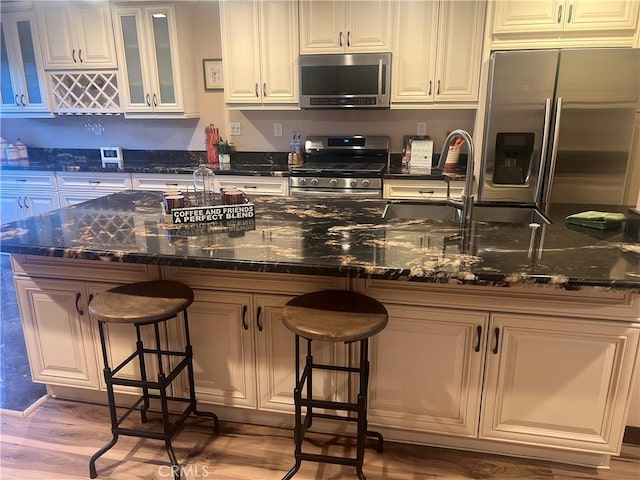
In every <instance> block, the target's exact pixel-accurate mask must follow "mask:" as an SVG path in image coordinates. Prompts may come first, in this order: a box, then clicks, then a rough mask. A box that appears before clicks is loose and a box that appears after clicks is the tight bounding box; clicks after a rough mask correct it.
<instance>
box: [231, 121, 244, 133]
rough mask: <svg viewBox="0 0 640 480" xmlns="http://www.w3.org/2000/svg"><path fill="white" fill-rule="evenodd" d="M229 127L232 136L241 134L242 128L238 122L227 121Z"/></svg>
mask: <svg viewBox="0 0 640 480" xmlns="http://www.w3.org/2000/svg"><path fill="white" fill-rule="evenodd" d="M229 128H230V129H231V135H232V136H234V137H238V136H240V135H242V128H240V122H231V123H229Z"/></svg>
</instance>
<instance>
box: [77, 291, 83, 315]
mask: <svg viewBox="0 0 640 480" xmlns="http://www.w3.org/2000/svg"><path fill="white" fill-rule="evenodd" d="M78 301H80V292H77V293H76V310H77V311H78V313H79V314H80V315H84V310H80V306H79V305H78Z"/></svg>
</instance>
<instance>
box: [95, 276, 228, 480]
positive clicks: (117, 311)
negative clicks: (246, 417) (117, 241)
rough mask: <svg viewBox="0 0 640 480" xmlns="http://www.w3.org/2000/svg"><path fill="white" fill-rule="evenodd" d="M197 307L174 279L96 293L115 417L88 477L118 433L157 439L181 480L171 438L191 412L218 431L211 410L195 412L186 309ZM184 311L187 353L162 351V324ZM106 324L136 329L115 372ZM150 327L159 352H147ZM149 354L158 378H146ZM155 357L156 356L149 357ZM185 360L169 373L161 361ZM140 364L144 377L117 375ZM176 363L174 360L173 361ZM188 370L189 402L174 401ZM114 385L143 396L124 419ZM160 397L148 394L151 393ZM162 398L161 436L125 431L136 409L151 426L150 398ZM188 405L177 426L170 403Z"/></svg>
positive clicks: (190, 296) (215, 418) (154, 350)
mask: <svg viewBox="0 0 640 480" xmlns="http://www.w3.org/2000/svg"><path fill="white" fill-rule="evenodd" d="M192 303H193V290H191V288H189V287H187V286H186V285H184V284H182V283H179V282H172V281H163V280H159V281H152V282H139V283H131V284H128V285H122V286H119V287H115V288H112V289H109V290H107V291H105V292H104V293H101V294H98V295H96V297H95V298H93V300H92V301H91V302H90V304H89V312H90V313H91V315H92V317H93V318H94V319H95V320H97V321H98V328H99V331H100V343H101V346H102V357H103V360H104V380H105V383H106V385H107V398H108V403H109V414H110V417H111V432H112V433H113V438H112V439H111V441H110V442H109V443H107V444H106V445H105V446H104V447H102V448H101V449H100V450H98V451H97V452H96V453H95V454H94V455H93V456H92V457H91V460H90V462H89V476H90V477H91V478H96V477H97V476H98V475H97V473H96V460H97V459H98V458H99V457H100V456H102V455H103V454H104V453H105V452H106V451H107V450H109V449H110V448H111V447H113V446H114V445H115V444H116V442H117V441H118V437H119V436H120V435H128V436H133V437H143V438H153V439H157V440H164V444H165V448H166V449H167V453H168V455H169V460H170V462H171V468H172V470H173V474H174V475H173V476H174V479H175V480H180V477H181V468H180V465H179V464H178V461H177V459H176V456H175V453H174V452H173V447H172V446H171V439H172V438H173V437H174V435H175V434H176V433H177V431H178V429H179V428H180V427H181V426H182V424H183V423H184V421H185V420H186V418H187V417H188V416H189V415H190V414H194V415H197V416H201V417H209V418H212V419H213V429H214V432H215V433H218V432H219V430H220V426H219V422H218V417H217V416H216V415H215V414H213V413H211V412H200V411H198V410H197V408H196V397H195V386H194V375H193V350H192V347H191V340H190V338H189V322H188V319H187V307H188V306H189V305H191V304H192ZM180 312H182V316H183V320H184V333H185V343H186V345H185V348H184V351H172V350H163V349H162V346H161V343H160V331H159V328H158V326H159V324H160V323H162V322H164V321H166V320H169V319H172V318H176V319H177V316H178V314H179V313H180ZM105 323H128V324H133V325H134V326H135V328H136V338H137V341H136V350H135V351H134V352H133V353H132V354H131V355H129V356H128V357H127V358H126V359H125V360H124V361H123V362H122V363H120V365H118V366H117V367H114V368H113V369H112V368H111V367H110V366H109V360H108V358H107V346H106V342H105V332H104V324H105ZM143 325H152V326H153V332H154V334H155V348H145V347H144V345H143V343H142V338H141V334H140V327H141V326H143ZM145 354H147V355H152V356H155V359H156V360H155V362H156V364H157V365H156V367H157V369H158V375H157V380H152V379H148V378H147V365H146V360H145ZM151 358H153V357H151ZM172 358H174V359H180V358H181V360H180V361H179V362H178V363H177V364H176V365H175V366H174V367H173V368H172V369H171V371H170V372H167V373H165V371H164V367H163V360H165V361H166V360H167V359H169V360H171V359H172ZM136 359H137V360H138V363H139V366H140V379H139V380H138V379H131V378H122V377H120V378H119V377H117V376H116V374H117V373H118V372H119V371H120V370H121V369H122V368H124V367H125V366H126V365H128V364H130V363H131V362H134V361H135V360H136ZM173 363H175V362H173ZM185 368H186V369H187V375H188V381H189V398H182V397H173V396H169V395H168V394H167V389H168V388H169V387H170V385H171V383H172V382H173V381H174V380H175V379H176V378H177V376H178V375H179V374H180V373H181V372H182V371H183V370H184V369H185ZM114 385H125V386H129V387H138V388H140V389H142V395H141V396H140V397H139V398H138V399H137V400H136V401H135V402H134V403H133V405H132V406H131V407H130V408H129V409H128V410H127V411H126V412H125V413H124V414H123V415H121V416H120V417H118V414H117V412H116V403H115V396H114V392H113V387H114ZM150 390H152V391H154V392H155V391H157V392H158V393H157V394H156V393H150V392H149V391H150ZM150 399H156V400H157V399H159V400H160V408H161V415H162V432H159V431H157V430H156V431H152V430H150V429H146V430H142V429H134V428H125V427H122V426H121V424H122V422H123V421H124V420H125V419H126V418H127V417H128V416H129V415H130V414H131V413H132V412H133V411H135V410H137V409H139V410H140V416H141V420H142V423H146V422H147V410H148V409H149V400H150ZM169 401H173V402H181V403H186V404H187V406H186V408H185V409H184V410H183V412H182V413H181V414H180V416H179V417H178V418H177V420H176V421H175V422H173V423H172V422H171V421H170V419H169V409H168V402H169Z"/></svg>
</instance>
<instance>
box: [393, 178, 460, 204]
mask: <svg viewBox="0 0 640 480" xmlns="http://www.w3.org/2000/svg"><path fill="white" fill-rule="evenodd" d="M450 188H451V198H460V197H461V196H462V190H463V189H464V182H451V186H450ZM383 196H384V198H391V199H395V198H397V199H411V200H445V199H446V198H447V184H446V183H445V182H444V181H441V180H385V181H384V187H383Z"/></svg>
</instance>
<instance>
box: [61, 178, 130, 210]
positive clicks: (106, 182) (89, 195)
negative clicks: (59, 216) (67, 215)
mask: <svg viewBox="0 0 640 480" xmlns="http://www.w3.org/2000/svg"><path fill="white" fill-rule="evenodd" d="M56 177H57V184H58V195H59V199H60V205H61V206H62V207H69V206H71V205H76V204H78V203H81V202H86V201H87V200H93V199H94V198H99V197H103V196H105V195H109V194H111V193H116V192H121V191H122V190H131V176H130V175H129V174H128V173H117V172H100V173H90V172H57V173H56Z"/></svg>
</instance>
